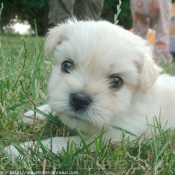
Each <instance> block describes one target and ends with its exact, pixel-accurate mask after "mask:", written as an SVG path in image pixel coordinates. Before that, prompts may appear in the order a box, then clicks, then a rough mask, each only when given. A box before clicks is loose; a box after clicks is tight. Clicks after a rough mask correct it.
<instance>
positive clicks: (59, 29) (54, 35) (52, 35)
mask: <svg viewBox="0 0 175 175" xmlns="http://www.w3.org/2000/svg"><path fill="white" fill-rule="evenodd" d="M68 28H69V24H66V23H65V24H60V25H58V26H56V27H54V28H53V29H50V30H49V32H48V34H47V37H46V41H45V56H48V55H49V54H50V53H51V52H52V51H53V50H54V48H55V47H56V46H57V45H59V44H61V42H62V41H63V40H66V33H67V29H68Z"/></svg>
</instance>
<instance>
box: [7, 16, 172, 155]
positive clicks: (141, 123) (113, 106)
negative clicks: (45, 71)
mask: <svg viewBox="0 0 175 175" xmlns="http://www.w3.org/2000/svg"><path fill="white" fill-rule="evenodd" d="M53 50H55V59H56V65H55V66H54V68H53V71H52V75H51V78H50V81H49V85H48V91H49V101H48V105H44V106H41V107H40V110H42V111H45V112H46V111H47V112H51V111H52V110H53V111H54V113H55V114H56V115H57V116H59V117H60V119H61V121H62V122H63V123H64V124H65V125H67V126H68V127H70V128H78V129H79V130H80V131H82V132H83V133H84V134H85V136H89V135H91V139H93V138H94V137H96V136H98V135H99V134H100V133H101V130H102V129H103V128H104V129H105V130H107V131H106V132H105V134H104V136H103V137H104V138H105V139H109V138H111V139H112V140H120V139H121V131H119V130H117V129H115V128H114V127H118V128H122V129H123V130H126V131H129V132H131V133H133V134H135V135H136V136H139V135H140V134H142V133H143V132H145V131H146V130H147V128H148V125H147V123H149V124H153V120H154V116H157V117H160V120H161V124H162V126H165V125H166V126H165V127H166V128H171V127H173V128H174V127H175V107H174V106H175V90H174V88H175V78H174V77H170V76H169V75H165V74H163V75H159V74H160V72H161V68H159V67H158V66H157V65H156V64H155V63H154V61H153V59H152V58H153V55H152V51H151V48H150V47H149V46H148V44H147V42H146V41H145V40H143V39H141V38H140V37H138V36H136V35H134V34H132V33H130V32H129V31H127V30H125V29H123V28H121V27H119V26H116V25H113V24H111V23H109V22H106V21H99V22H94V21H86V22H85V21H77V20H75V19H73V20H69V21H67V22H66V23H63V24H59V25H58V26H56V27H55V28H53V29H51V30H50V31H49V33H48V36H47V38H46V44H45V52H46V55H48V54H50V53H51V52H52V51H53ZM32 115H33V112H32V111H29V112H27V113H26V114H25V116H26V117H25V118H24V121H25V123H28V124H31V123H32V122H31V120H32V119H29V118H27V117H28V116H30V117H31V116H32ZM37 116H38V117H39V118H40V119H43V116H42V115H39V114H37ZM149 134H150V133H149V132H148V136H149ZM91 139H90V140H91ZM131 139H133V138H131ZM51 140H52V144H50V142H51ZM68 140H74V141H75V142H76V143H79V142H80V139H79V137H78V136H75V137H69V138H68V137H66V138H64V137H55V138H52V139H47V140H45V141H43V142H42V143H43V144H44V145H45V146H48V147H50V146H51V145H52V148H51V149H52V151H53V152H55V153H56V152H57V151H59V150H60V149H62V147H66V145H67V141H68ZM32 143H33V142H26V143H23V144H21V146H22V147H25V145H27V146H31V145H32ZM6 150H8V151H9V150H11V152H12V153H14V155H18V151H17V150H16V149H15V148H14V147H13V146H12V145H11V146H9V147H6Z"/></svg>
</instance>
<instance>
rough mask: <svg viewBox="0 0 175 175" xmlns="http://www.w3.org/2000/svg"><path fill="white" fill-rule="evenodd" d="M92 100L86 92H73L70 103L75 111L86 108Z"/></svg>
mask: <svg viewBox="0 0 175 175" xmlns="http://www.w3.org/2000/svg"><path fill="white" fill-rule="evenodd" d="M91 102H92V99H91V98H90V97H89V96H88V95H86V94H84V93H71V94H70V97H69V103H70V105H71V106H72V107H73V108H74V109H75V111H79V110H84V109H86V108H87V107H88V106H89V105H90V103H91Z"/></svg>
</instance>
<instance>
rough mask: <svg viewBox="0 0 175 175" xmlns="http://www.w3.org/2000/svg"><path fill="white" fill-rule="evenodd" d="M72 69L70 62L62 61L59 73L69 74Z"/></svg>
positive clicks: (72, 65) (72, 64)
mask: <svg viewBox="0 0 175 175" xmlns="http://www.w3.org/2000/svg"><path fill="white" fill-rule="evenodd" d="M72 69H74V63H73V62H71V61H68V60H67V61H64V62H63V63H62V64H61V71H62V72H64V73H68V74H69V73H70V71H71V70H72Z"/></svg>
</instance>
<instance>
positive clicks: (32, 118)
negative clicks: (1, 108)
mask: <svg viewBox="0 0 175 175" xmlns="http://www.w3.org/2000/svg"><path fill="white" fill-rule="evenodd" d="M37 109H38V110H39V111H41V112H44V113H45V114H49V113H51V112H52V109H51V108H50V106H49V105H48V104H45V105H42V106H39V107H37ZM53 114H54V113H53ZM44 120H46V117H45V116H44V115H43V114H41V113H39V112H35V111H32V110H29V111H27V112H26V113H24V114H23V122H24V123H25V124H26V125H33V124H34V123H35V122H36V123H39V122H42V121H44Z"/></svg>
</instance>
